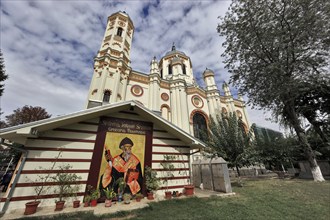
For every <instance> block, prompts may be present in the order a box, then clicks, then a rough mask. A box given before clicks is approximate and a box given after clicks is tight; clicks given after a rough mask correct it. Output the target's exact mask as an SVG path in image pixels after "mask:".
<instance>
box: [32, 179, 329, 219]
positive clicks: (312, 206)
mask: <svg viewBox="0 0 330 220" xmlns="http://www.w3.org/2000/svg"><path fill="white" fill-rule="evenodd" d="M233 191H234V192H236V196H233V197H228V198H221V197H212V198H204V199H201V198H186V199H172V200H167V201H162V202H158V203H151V204H150V206H149V207H147V208H144V209H140V210H134V211H131V212H120V213H116V214H112V215H103V216H94V215H93V214H91V213H86V214H81V213H80V214H79V215H74V214H72V215H70V216H68V215H60V216H56V217H54V218H48V219H89V220H91V219H155V220H156V219H170V220H174V219H203V220H204V219H240V220H241V219H266V220H270V219H290V220H292V219H313V220H314V219H317V220H320V219H325V220H329V219H330V181H326V182H323V183H315V182H313V181H312V180H297V179H293V180H289V179H284V180H280V179H257V180H256V179H254V180H244V187H235V185H234V186H233ZM26 219H32V218H26ZM34 219H35V218H34Z"/></svg>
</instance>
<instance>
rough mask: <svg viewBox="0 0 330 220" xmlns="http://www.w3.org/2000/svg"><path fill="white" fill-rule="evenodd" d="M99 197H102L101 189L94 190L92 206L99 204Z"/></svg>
mask: <svg viewBox="0 0 330 220" xmlns="http://www.w3.org/2000/svg"><path fill="white" fill-rule="evenodd" d="M98 198H100V190H98V189H94V190H92V193H91V206H92V207H95V206H97V200H98Z"/></svg>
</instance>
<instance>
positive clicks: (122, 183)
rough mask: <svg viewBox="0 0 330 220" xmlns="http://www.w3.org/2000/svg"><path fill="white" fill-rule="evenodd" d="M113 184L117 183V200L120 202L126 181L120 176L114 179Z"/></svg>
mask: <svg viewBox="0 0 330 220" xmlns="http://www.w3.org/2000/svg"><path fill="white" fill-rule="evenodd" d="M115 184H117V185H118V202H121V201H122V197H123V194H124V191H125V188H126V182H125V180H124V178H123V177H120V178H118V179H117V180H116V182H115Z"/></svg>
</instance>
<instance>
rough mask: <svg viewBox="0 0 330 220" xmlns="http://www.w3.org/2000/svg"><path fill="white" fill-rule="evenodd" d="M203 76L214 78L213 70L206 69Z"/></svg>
mask: <svg viewBox="0 0 330 220" xmlns="http://www.w3.org/2000/svg"><path fill="white" fill-rule="evenodd" d="M203 76H204V78H205V77H208V76H214V72H213V70H210V69H208V68H206V69H205V70H204V72H203Z"/></svg>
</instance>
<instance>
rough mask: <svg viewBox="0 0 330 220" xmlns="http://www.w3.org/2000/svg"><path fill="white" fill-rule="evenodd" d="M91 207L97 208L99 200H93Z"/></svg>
mask: <svg viewBox="0 0 330 220" xmlns="http://www.w3.org/2000/svg"><path fill="white" fill-rule="evenodd" d="M91 206H92V207H95V206H97V199H92V200H91Z"/></svg>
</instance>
